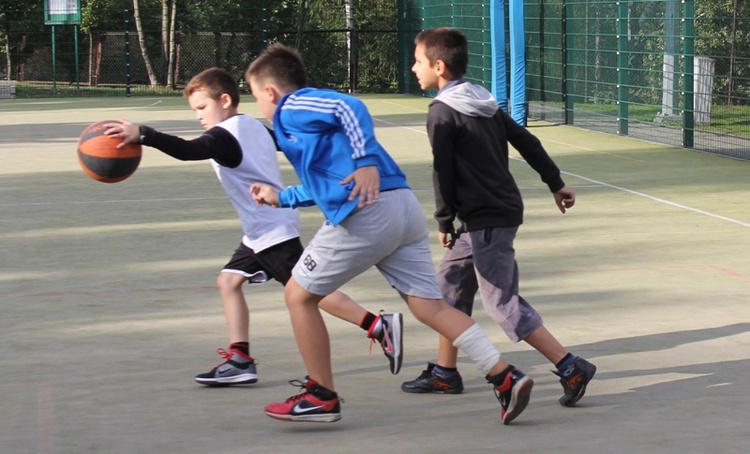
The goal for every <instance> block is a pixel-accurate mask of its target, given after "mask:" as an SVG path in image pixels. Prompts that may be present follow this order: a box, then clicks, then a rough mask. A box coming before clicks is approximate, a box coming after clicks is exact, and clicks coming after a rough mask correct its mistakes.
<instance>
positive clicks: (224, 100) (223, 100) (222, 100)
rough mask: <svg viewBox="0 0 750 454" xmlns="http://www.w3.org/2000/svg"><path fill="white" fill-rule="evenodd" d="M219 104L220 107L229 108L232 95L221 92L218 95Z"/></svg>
mask: <svg viewBox="0 0 750 454" xmlns="http://www.w3.org/2000/svg"><path fill="white" fill-rule="evenodd" d="M219 104H221V107H222V108H224V109H229V108H230V107H232V97H231V96H229V94H228V93H222V94H221V95H220V96H219Z"/></svg>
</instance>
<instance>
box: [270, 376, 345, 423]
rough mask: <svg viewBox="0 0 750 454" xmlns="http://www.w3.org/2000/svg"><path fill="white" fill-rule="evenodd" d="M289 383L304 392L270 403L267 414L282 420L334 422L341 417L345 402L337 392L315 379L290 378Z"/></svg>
mask: <svg viewBox="0 0 750 454" xmlns="http://www.w3.org/2000/svg"><path fill="white" fill-rule="evenodd" d="M289 384H290V385H292V386H298V387H299V388H300V389H303V391H302V393H300V394H297V395H296V396H292V397H290V398H289V399H287V400H285V401H284V402H279V403H275V404H268V405H267V406H266V414H267V415H268V416H270V417H271V418H274V419H278V420H280V421H297V422H334V421H338V420H339V419H341V406H340V405H339V402H344V400H343V399H341V398H340V397H339V396H338V395H337V394H336V393H335V392H333V391H330V390H328V389H326V388H323V387H322V386H320V385H318V384H317V383H316V382H315V380H312V379H310V378H306V379H305V381H299V380H290V381H289Z"/></svg>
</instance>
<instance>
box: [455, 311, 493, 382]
mask: <svg viewBox="0 0 750 454" xmlns="http://www.w3.org/2000/svg"><path fill="white" fill-rule="evenodd" d="M453 346H454V347H456V348H457V349H459V350H461V351H462V352H464V353H466V354H467V355H468V356H469V358H471V359H472V360H474V362H475V363H477V364H479V366H480V367H481V368H482V370H483V371H484V373H485V374H489V373H490V370H491V369H492V368H493V367H494V366H495V364H497V362H498V361H500V352H499V351H498V349H496V348H495V346H494V345H492V342H490V339H489V338H488V337H487V335H486V334H484V331H482V328H480V327H479V325H478V324H476V323H475V324H473V325H471V327H470V328H468V329H467V330H466V331H464V332H463V333H461V334H459V336H458V337H457V338H456V340H454V341H453Z"/></svg>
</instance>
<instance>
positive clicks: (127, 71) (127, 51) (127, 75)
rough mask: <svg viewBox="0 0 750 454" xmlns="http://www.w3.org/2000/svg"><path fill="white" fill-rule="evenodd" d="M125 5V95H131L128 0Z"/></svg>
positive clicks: (124, 2) (125, 0)
mask: <svg viewBox="0 0 750 454" xmlns="http://www.w3.org/2000/svg"><path fill="white" fill-rule="evenodd" d="M123 4H124V5H125V14H124V15H125V96H130V10H129V9H128V0H124V1H123Z"/></svg>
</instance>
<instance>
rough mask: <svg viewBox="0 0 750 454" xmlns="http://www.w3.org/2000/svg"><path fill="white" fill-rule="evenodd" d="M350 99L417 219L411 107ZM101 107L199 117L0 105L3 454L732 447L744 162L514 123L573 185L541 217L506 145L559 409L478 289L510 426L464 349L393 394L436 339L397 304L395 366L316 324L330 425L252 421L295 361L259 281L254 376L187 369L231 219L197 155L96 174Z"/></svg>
mask: <svg viewBox="0 0 750 454" xmlns="http://www.w3.org/2000/svg"><path fill="white" fill-rule="evenodd" d="M87 103H90V104H87ZM97 103H98V104H97ZM367 103H368V105H370V108H371V110H372V112H373V115H374V116H375V118H376V125H377V126H378V136H379V137H380V139H381V141H382V142H383V143H384V144H385V146H386V147H387V148H388V149H389V150H391V151H392V152H393V154H394V156H395V157H396V158H397V160H398V161H399V162H400V163H401V164H402V165H403V168H404V170H405V171H406V172H407V174H408V175H409V179H410V182H411V184H412V186H413V188H414V189H415V191H416V192H417V194H418V196H419V197H420V199H421V200H422V202H423V206H424V209H425V215H426V216H427V217H428V218H429V217H430V216H431V212H432V200H431V192H430V191H431V190H430V171H431V169H430V166H429V149H428V145H427V138H426V136H425V135H424V125H423V121H424V115H425V111H426V105H427V102H426V101H425V100H423V99H419V98H408V97H386V98H384V97H379V98H378V97H369V98H367ZM95 104H96V105H98V108H97V109H94V108H93V107H92V106H94V105H95ZM243 107H244V109H243V110H244V111H245V112H248V113H250V114H252V115H256V116H257V115H258V113H257V111H256V110H255V106H254V104H252V103H249V102H245V103H244V104H243ZM103 117H109V118H126V119H129V120H133V121H136V122H146V123H149V124H151V125H153V126H155V127H157V128H159V129H162V130H164V131H166V132H173V133H176V134H181V135H183V136H185V137H193V136H195V135H197V134H198V133H200V131H199V129H198V128H197V126H198V125H197V122H196V121H195V120H194V118H193V117H192V113H191V112H190V111H189V110H188V109H187V108H186V105H185V103H184V100H181V99H167V100H163V101H161V102H158V103H156V100H152V99H149V98H141V99H120V100H109V101H107V100H104V101H102V100H99V101H96V102H94V101H86V100H83V101H79V102H78V103H77V104H76V103H71V101H70V100H67V101H64V100H63V101H59V102H58V101H47V102H43V101H38V102H36V103H32V104H16V105H12V104H7V103H6V102H0V161H1V162H2V163H3V164H2V165H1V166H0V308H2V314H3V315H2V317H0V352H2V354H1V355H0V366H1V367H2V371H3V374H2V378H1V379H0V408H2V410H3V417H2V418H0V452H2V453H11V454H15V453H21V454H26V453H40V454H49V453H76V454H78V453H205V452H227V453H266V452H269V453H271V452H272V453H299V452H305V453H352V452H358V453H382V452H395V453H402V452H403V453H406V452H416V453H421V452H432V453H474V452H524V453H541V452H555V453H580V452H588V453H605V452H606V453H632V452H657V453H692V452H696V453H697V452H706V451H709V452H717V453H735V452H736V453H740V452H743V453H744V452H747V449H748V446H750V429H748V424H747V421H746V418H747V414H748V409H749V408H750V397H748V392H749V391H750V379H749V378H748V377H750V304H748V296H747V295H748V293H750V292H749V291H750V260H748V256H749V254H748V248H749V247H750V202H748V200H750V199H749V198H748V194H750V179H748V178H747V175H748V174H749V173H750V164H749V163H746V162H740V161H734V160H730V159H725V158H718V157H713V156H708V155H703V154H698V153H692V152H687V151H681V150H675V149H669V148H665V147H663V146H657V145H651V144H647V143H644V142H637V141H632V140H628V139H623V138H618V137H611V136H605V135H601V134H593V133H588V132H583V131H580V130H577V129H572V128H565V127H557V126H554V127H553V126H548V125H544V124H538V123H537V124H533V125H532V126H531V127H532V129H533V131H534V132H535V133H536V134H538V135H539V136H540V137H541V138H542V139H543V141H544V143H545V145H546V146H547V147H548V149H549V150H550V152H551V153H552V154H553V156H554V159H555V160H556V161H557V163H558V164H559V165H560V167H561V168H562V169H563V170H564V171H565V172H566V177H565V179H566V182H567V183H568V184H569V185H570V186H572V187H574V188H575V189H576V191H577V193H578V198H579V201H578V205H577V206H576V207H575V208H574V210H572V211H571V212H570V213H568V214H566V215H565V216H562V215H560V214H559V213H557V212H556V209H555V207H554V205H553V202H552V198H551V196H550V195H549V194H548V192H546V190H545V189H544V188H543V187H542V186H541V183H540V182H539V181H538V177H536V175H535V174H534V173H533V171H531V170H530V169H529V168H528V166H526V165H525V164H524V163H522V162H520V161H517V160H514V161H513V163H512V167H513V171H514V174H515V175H516V177H517V180H518V182H519V185H520V186H521V187H522V190H523V193H524V198H525V201H526V206H527V211H526V223H525V224H524V226H523V227H522V229H521V231H520V234H519V236H518V239H517V242H516V246H517V253H518V259H519V265H520V268H521V290H522V293H523V294H524V295H525V296H526V298H527V299H528V300H530V301H531V302H532V303H533V304H534V305H535V307H536V308H537V309H538V310H539V311H540V312H541V314H542V315H543V316H544V317H545V320H546V325H547V327H548V328H549V329H550V330H551V331H552V332H553V333H554V334H555V335H556V336H557V337H558V338H559V339H560V340H561V341H562V342H563V343H564V344H565V345H567V346H568V347H569V348H570V349H571V350H572V351H573V352H575V353H577V354H580V355H582V356H585V357H587V358H588V359H590V360H591V361H593V362H594V363H596V365H597V366H598V368H599V371H598V373H597V375H596V378H595V380H594V381H593V382H592V383H591V385H590V386H589V391H588V392H587V394H586V396H585V397H584V398H583V399H582V400H581V402H580V404H579V405H578V407H577V408H563V407H561V406H560V405H559V404H558V403H557V399H558V398H559V396H560V394H561V387H560V386H559V384H558V382H557V378H556V377H555V376H554V375H553V374H552V373H551V372H550V371H549V370H550V368H551V365H550V364H547V363H546V361H545V360H544V358H543V357H542V356H541V355H539V354H538V353H536V352H535V351H533V350H531V349H530V348H529V347H528V346H526V345H524V344H511V343H510V342H509V341H508V340H507V339H506V338H505V336H504V335H503V334H502V332H501V331H500V329H499V328H497V327H496V326H494V325H493V323H492V322H491V320H489V319H488V318H487V317H486V316H485V315H484V312H483V311H482V310H481V308H479V306H478V308H477V310H476V314H475V316H476V319H477V320H478V321H479V322H480V323H481V325H482V326H483V328H484V329H485V331H486V332H487V333H488V334H489V335H490V337H491V338H492V339H493V341H494V342H495V344H496V345H497V346H498V347H499V348H500V349H501V350H502V351H503V354H504V355H505V357H506V359H507V360H508V361H509V362H511V363H512V364H515V365H517V366H519V367H520V368H522V369H523V370H525V371H526V372H527V373H529V374H530V375H532V377H533V378H534V379H535V380H536V386H535V388H534V392H533V394H532V401H531V403H530V404H529V407H528V409H527V410H526V411H525V412H524V413H523V414H522V415H521V416H520V417H519V419H518V420H517V421H516V422H514V423H513V424H512V425H510V426H503V425H502V424H501V423H500V421H499V416H498V413H499V405H498V403H497V401H496V400H495V397H494V395H493V393H492V391H491V389H490V387H489V385H487V384H486V383H485V382H484V380H483V378H482V374H481V373H480V372H479V371H478V369H477V368H476V367H475V366H474V365H473V364H472V363H471V362H469V361H468V360H467V359H466V358H465V357H462V358H461V364H460V370H461V373H462V375H463V377H464V382H465V385H466V391H465V393H464V394H462V395H457V396H438V395H411V394H405V393H403V392H401V391H400V389H399V386H400V383H401V382H402V381H403V380H406V379H412V378H414V377H415V376H417V375H418V374H419V373H420V372H421V370H422V369H423V368H424V365H425V362H426V361H427V360H430V359H434V356H435V354H436V336H435V334H434V333H433V332H431V331H430V330H429V329H428V328H426V327H424V326H422V325H420V324H419V323H418V322H417V321H416V320H415V319H414V318H413V317H412V316H411V315H410V314H406V315H405V330H406V331H405V351H406V354H405V359H404V367H403V370H402V372H401V373H400V374H399V375H398V376H392V375H391V374H390V373H389V372H388V366H387V360H386V358H385V357H384V356H383V355H382V353H381V352H380V350H379V348H378V347H377V346H374V348H373V351H372V355H368V349H369V346H368V341H367V339H365V337H364V332H362V331H361V330H359V329H358V328H356V327H353V326H351V325H347V324H346V323H344V322H341V321H338V320H335V319H332V318H330V317H328V318H327V319H326V320H327V322H328V326H329V330H330V331H331V337H332V347H333V354H334V370H335V376H336V387H337V390H338V392H339V394H340V395H341V396H342V397H343V398H344V399H345V401H346V402H345V403H344V405H343V407H342V411H343V419H342V420H341V421H339V422H337V423H333V424H295V423H282V422H278V421H275V420H272V419H270V418H268V417H266V416H265V415H264V414H263V407H264V406H265V405H266V404H267V403H269V402H273V401H277V400H281V399H284V398H286V397H289V396H291V395H292V394H294V393H296V389H295V388H292V387H291V386H289V384H288V380H290V379H295V378H301V377H302V376H303V375H304V370H303V367H302V364H301V360H300V358H299V355H298V353H297V350H296V346H295V344H294V340H293V338H292V332H291V328H290V326H289V320H288V316H287V314H286V310H285V307H284V303H283V300H282V291H281V287H280V286H279V285H276V284H265V285H262V286H256V287H253V288H248V292H247V295H248V300H249V302H250V307H251V317H252V318H251V330H252V351H253V354H254V356H256V357H257V358H258V360H259V362H260V365H259V373H260V381H259V383H257V384H256V385H250V386H245V387H237V388H226V389H210V388H205V387H201V386H199V385H197V384H195V383H194V382H193V380H192V377H193V376H194V375H195V374H197V373H199V372H205V371H207V370H209V369H210V368H211V367H213V366H215V365H216V364H218V363H219V362H220V360H221V358H220V357H219V356H218V355H216V354H215V353H214V351H215V349H216V348H217V347H225V343H226V334H225V327H224V321H223V316H222V312H221V308H220V302H219V299H218V295H217V292H216V291H215V289H214V279H215V275H216V273H217V271H218V269H219V268H220V267H221V266H222V265H223V264H224V263H225V261H226V259H227V258H228V257H229V255H230V254H231V252H232V250H233V248H234V247H235V245H236V243H237V242H238V241H239V235H240V233H239V225H238V222H237V220H236V216H235V214H234V212H233V210H232V207H231V206H230V204H229V202H228V200H226V198H225V196H224V195H223V193H222V191H221V188H220V187H219V184H218V182H217V181H216V179H215V176H214V175H213V172H212V170H211V169H210V166H209V165H208V164H207V163H181V162H178V161H174V160H172V159H170V158H168V157H166V156H163V155H161V154H160V153H158V152H157V151H154V150H150V149H147V150H146V153H145V155H144V159H143V162H142V165H141V168H139V170H138V171H137V172H136V174H135V175H134V176H133V177H131V178H130V179H129V180H127V181H125V182H122V183H118V184H113V185H107V184H102V183H97V182H94V181H92V180H90V179H88V178H87V177H86V176H85V175H84V174H83V172H82V171H81V170H80V168H79V167H78V164H77V162H76V159H75V147H74V142H75V138H76V137H77V135H78V134H79V133H80V131H81V130H82V129H83V127H84V126H85V125H86V124H88V123H90V122H93V121H94V120H99V119H103ZM283 168H284V172H285V175H286V178H287V180H288V181H289V182H292V181H293V180H294V176H293V174H292V173H291V172H290V170H289V167H288V165H284V166H283ZM303 221H304V232H303V236H304V240H305V241H306V240H307V239H309V238H310V237H311V236H312V234H313V233H314V231H315V229H316V228H317V226H318V225H320V223H321V222H322V218H321V217H320V215H319V214H318V212H317V211H316V210H314V209H307V210H304V211H303ZM430 226H431V228H433V229H432V230H433V234H434V233H435V229H434V223H431V224H430ZM439 256H440V250H439V248H438V247H437V245H436V242H435V249H434V257H435V259H436V260H437V259H438V258H439ZM344 290H345V291H346V292H348V293H349V294H351V295H352V296H353V297H355V299H357V300H358V301H359V302H360V303H361V304H362V305H364V306H365V307H367V308H369V309H371V310H373V311H378V310H380V309H384V310H386V311H389V312H392V311H397V310H401V311H405V310H406V308H405V305H404V304H403V303H402V302H400V300H399V299H398V298H397V296H396V295H395V293H394V292H393V291H392V290H391V289H389V288H387V285H386V284H385V281H384V280H383V279H382V278H381V277H380V276H379V275H378V274H377V273H376V272H368V273H367V274H365V275H363V276H361V277H359V278H357V279H356V280H355V281H353V282H351V283H350V284H348V285H347V286H346V287H345V288H344Z"/></svg>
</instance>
